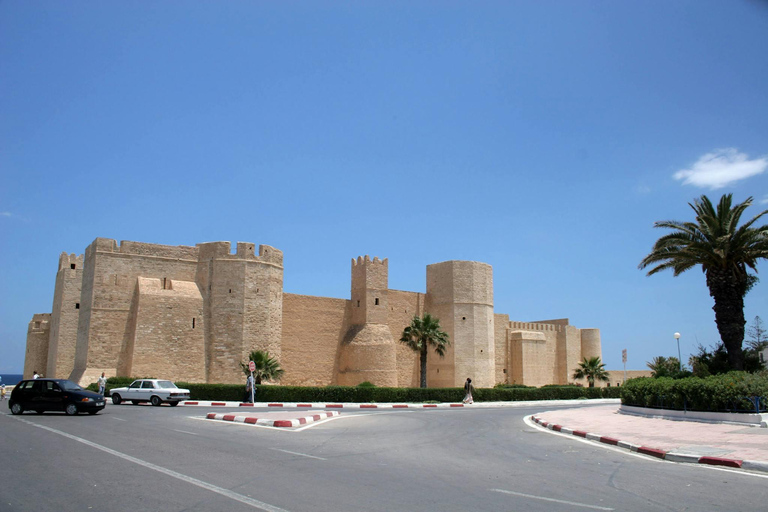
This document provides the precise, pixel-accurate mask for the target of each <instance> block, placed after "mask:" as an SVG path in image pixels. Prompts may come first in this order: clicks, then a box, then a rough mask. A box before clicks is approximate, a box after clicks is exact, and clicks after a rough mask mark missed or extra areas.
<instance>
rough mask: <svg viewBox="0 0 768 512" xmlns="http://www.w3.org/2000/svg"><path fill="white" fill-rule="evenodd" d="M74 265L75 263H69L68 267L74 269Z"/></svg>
mask: <svg viewBox="0 0 768 512" xmlns="http://www.w3.org/2000/svg"><path fill="white" fill-rule="evenodd" d="M76 267H77V265H75V264H74V263H70V264H69V268H71V269H72V270H75V268H76Z"/></svg>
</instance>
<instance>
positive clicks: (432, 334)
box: [400, 313, 451, 388]
mask: <svg viewBox="0 0 768 512" xmlns="http://www.w3.org/2000/svg"><path fill="white" fill-rule="evenodd" d="M400 342H401V343H404V344H405V345H407V346H408V347H409V348H410V349H411V350H413V351H414V352H418V353H419V362H420V364H421V387H422V388H426V387H427V350H428V348H429V346H430V345H431V346H432V347H434V349H435V353H437V355H439V356H440V357H443V356H445V349H446V348H447V347H448V345H450V344H451V342H450V340H449V339H448V334H447V333H445V332H443V331H441V330H440V320H438V319H437V318H433V317H432V316H431V315H429V313H425V314H424V316H423V317H422V318H419V317H418V316H414V317H413V320H411V325H409V326H408V327H406V328H405V329H403V335H402V336H401V337H400Z"/></svg>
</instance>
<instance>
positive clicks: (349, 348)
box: [337, 256, 397, 387]
mask: <svg viewBox="0 0 768 512" xmlns="http://www.w3.org/2000/svg"><path fill="white" fill-rule="evenodd" d="M388 268H389V262H388V261H387V260H386V259H384V260H383V261H382V260H379V258H373V260H371V259H370V258H369V257H368V256H365V257H364V258H363V257H358V258H357V260H352V294H351V295H352V300H351V309H352V314H351V322H350V327H349V329H348V330H347V333H346V334H345V336H344V339H343V340H342V346H341V350H340V351H339V366H338V368H339V371H338V378H337V380H338V384H339V385H341V386H356V385H357V384H360V383H361V382H366V381H367V382H371V383H373V384H376V385H377V386H390V387H395V386H397V361H396V358H395V342H394V340H393V339H392V332H391V331H390V330H389V325H387V316H388V315H387V311H388V309H389V308H388V304H389V301H388V300H387V290H388V287H389V284H388V278H389V277H388V276H389V270H388Z"/></svg>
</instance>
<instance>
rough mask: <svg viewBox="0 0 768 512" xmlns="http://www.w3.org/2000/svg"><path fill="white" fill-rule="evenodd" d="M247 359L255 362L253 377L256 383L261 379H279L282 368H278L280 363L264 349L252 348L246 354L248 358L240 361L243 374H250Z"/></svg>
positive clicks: (281, 374)
mask: <svg viewBox="0 0 768 512" xmlns="http://www.w3.org/2000/svg"><path fill="white" fill-rule="evenodd" d="M248 361H253V362H254V363H255V364H256V370H255V371H254V372H253V379H254V380H255V381H256V384H261V381H262V379H263V380H280V377H282V376H283V372H284V370H283V369H282V368H280V363H279V362H278V361H277V359H275V358H274V357H271V356H270V355H269V352H268V351H266V350H263V351H262V350H254V351H253V352H251V353H250V354H248V360H246V361H243V362H242V363H240V367H241V368H242V369H243V373H245V375H246V376H247V375H250V374H251V372H250V370H248Z"/></svg>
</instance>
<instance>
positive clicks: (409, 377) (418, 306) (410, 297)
mask: <svg viewBox="0 0 768 512" xmlns="http://www.w3.org/2000/svg"><path fill="white" fill-rule="evenodd" d="M425 298H426V297H425V295H424V294H423V293H417V292H406V291H400V290H389V312H388V319H387V322H388V323H389V330H390V331H391V332H392V338H393V339H394V342H395V358H396V360H397V385H398V386H400V387H419V378H420V376H419V355H418V354H417V353H416V352H414V351H413V350H411V349H410V348H408V347H407V346H405V345H404V344H403V343H400V341H399V340H400V337H401V336H402V335H403V329H405V328H406V327H408V326H409V325H411V320H413V317H414V315H416V316H422V315H423V314H424V301H425ZM431 357H437V356H436V355H433V354H430V355H429V357H428V358H427V360H429V358H431Z"/></svg>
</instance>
